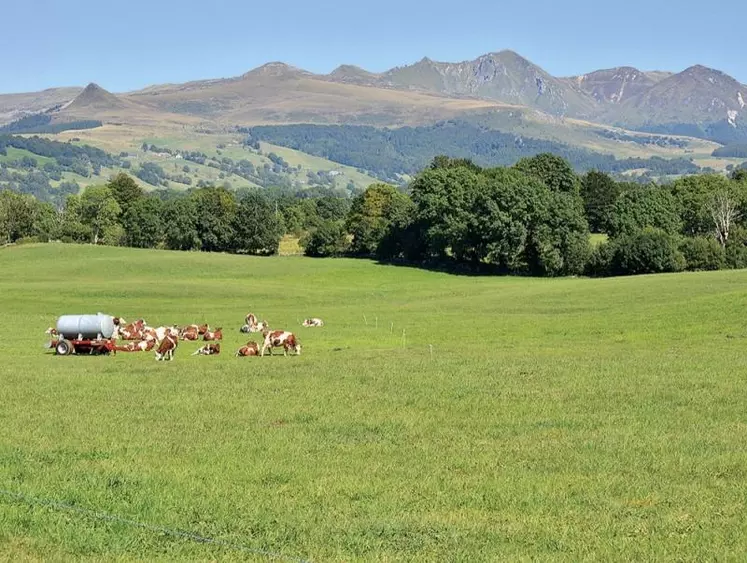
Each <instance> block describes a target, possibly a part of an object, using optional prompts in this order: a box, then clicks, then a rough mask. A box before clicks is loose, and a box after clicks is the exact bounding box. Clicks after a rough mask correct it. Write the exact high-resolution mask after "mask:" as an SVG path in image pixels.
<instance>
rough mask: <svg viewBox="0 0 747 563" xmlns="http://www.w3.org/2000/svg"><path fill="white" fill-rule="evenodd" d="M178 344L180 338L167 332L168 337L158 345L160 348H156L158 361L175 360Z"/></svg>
mask: <svg viewBox="0 0 747 563" xmlns="http://www.w3.org/2000/svg"><path fill="white" fill-rule="evenodd" d="M178 345H179V339H178V338H176V337H174V336H171V335H170V334H167V335H166V337H165V338H164V339H163V340H161V343H160V344H159V345H158V349H157V350H156V361H161V360H168V361H171V360H173V359H174V352H176V347H177V346H178Z"/></svg>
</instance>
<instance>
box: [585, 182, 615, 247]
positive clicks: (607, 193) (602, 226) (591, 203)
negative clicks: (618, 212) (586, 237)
mask: <svg viewBox="0 0 747 563" xmlns="http://www.w3.org/2000/svg"><path fill="white" fill-rule="evenodd" d="M621 191H622V188H621V186H620V185H619V184H618V183H617V182H616V181H615V180H613V179H612V178H611V177H610V176H609V175H608V174H605V173H604V172H599V171H597V170H591V171H589V172H587V173H586V174H584V176H583V177H582V178H581V197H583V199H584V210H585V211H586V219H587V220H588V222H589V229H590V230H591V232H593V233H606V232H607V231H608V230H609V220H610V213H611V212H612V208H613V207H614V205H615V201H617V198H618V197H619V195H620V192H621Z"/></svg>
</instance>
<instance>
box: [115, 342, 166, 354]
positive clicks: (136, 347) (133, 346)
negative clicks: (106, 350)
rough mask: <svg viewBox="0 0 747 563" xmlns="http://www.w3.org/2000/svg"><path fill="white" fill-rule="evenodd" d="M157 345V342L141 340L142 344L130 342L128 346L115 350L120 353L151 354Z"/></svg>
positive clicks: (124, 345)
mask: <svg viewBox="0 0 747 563" xmlns="http://www.w3.org/2000/svg"><path fill="white" fill-rule="evenodd" d="M155 345H156V341H155V340H141V341H140V342H128V343H127V344H123V345H120V346H116V347H115V350H117V351H119V352H150V351H151V350H152V349H153V347H154V346H155Z"/></svg>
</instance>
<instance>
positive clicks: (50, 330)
mask: <svg viewBox="0 0 747 563" xmlns="http://www.w3.org/2000/svg"><path fill="white" fill-rule="evenodd" d="M44 334H48V335H49V336H52V337H54V336H59V332H57V329H56V328H54V327H52V326H50V327H49V328H48V329H47V330H45V331H44Z"/></svg>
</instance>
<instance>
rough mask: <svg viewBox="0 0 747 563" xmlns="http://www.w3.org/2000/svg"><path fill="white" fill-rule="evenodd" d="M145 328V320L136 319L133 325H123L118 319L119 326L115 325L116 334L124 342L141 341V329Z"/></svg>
mask: <svg viewBox="0 0 747 563" xmlns="http://www.w3.org/2000/svg"><path fill="white" fill-rule="evenodd" d="M144 328H145V319H138V320H137V321H135V322H134V323H129V324H125V325H124V326H123V321H122V319H121V318H120V322H119V325H117V332H118V333H119V336H121V337H122V338H123V339H124V340H142V339H143V329H144Z"/></svg>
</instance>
